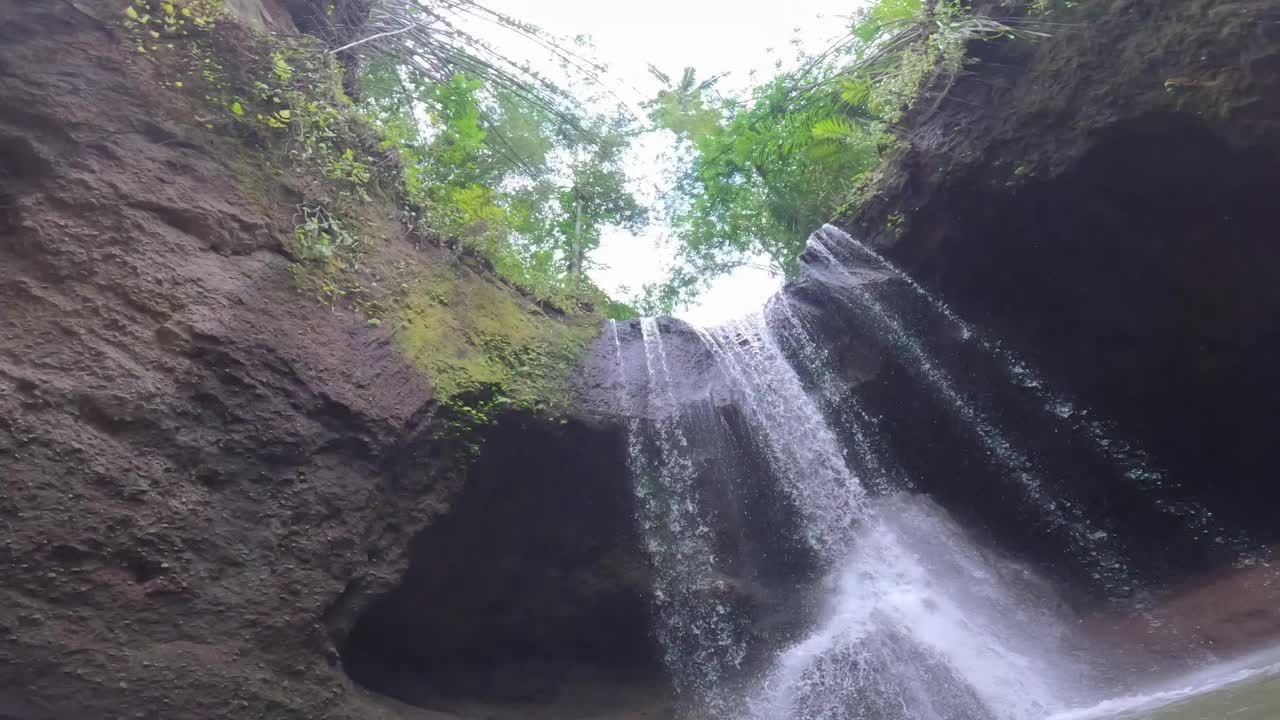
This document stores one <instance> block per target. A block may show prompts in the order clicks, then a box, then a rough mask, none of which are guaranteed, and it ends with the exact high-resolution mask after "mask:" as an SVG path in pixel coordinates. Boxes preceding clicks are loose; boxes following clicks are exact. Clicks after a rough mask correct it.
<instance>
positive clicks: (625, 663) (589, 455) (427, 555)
mask: <svg viewBox="0 0 1280 720" xmlns="http://www.w3.org/2000/svg"><path fill="white" fill-rule="evenodd" d="M625 442H626V441H625V436H624V435H623V434H622V433H621V432H620V430H619V428H617V427H607V426H589V425H587V424H584V423H580V422H577V421H571V422H568V423H566V424H564V425H553V424H549V423H548V422H546V421H531V420H529V419H528V418H527V417H526V416H523V415H518V414H511V415H508V416H505V417H503V418H502V419H501V420H500V421H499V422H498V423H497V424H496V425H495V426H494V427H493V428H491V430H490V431H489V432H488V433H487V435H486V437H485V438H484V442H483V444H482V446H481V448H480V454H479V457H478V459H477V460H476V461H475V464H474V465H473V466H472V468H471V470H470V472H469V474H468V475H469V476H468V481H467V484H466V488H465V490H464V491H463V492H462V494H461V495H460V496H459V497H458V498H457V500H456V501H455V502H454V504H453V506H452V508H451V509H450V512H449V513H448V514H447V515H445V516H444V517H443V518H442V519H441V520H440V521H439V522H438V523H436V524H434V525H432V526H431V527H430V528H428V529H427V530H426V531H424V532H422V533H421V534H420V535H418V536H417V537H416V538H415V539H414V541H413V543H412V545H411V548H410V567H409V569H408V571H407V572H406V574H405V577H404V579H403V580H402V582H401V584H400V585H399V587H398V588H397V589H396V590H395V591H393V592H392V593H390V594H389V595H387V596H385V597H383V598H381V599H380V600H378V601H377V602H376V603H375V604H374V605H373V606H372V607H371V608H370V609H368V610H367V611H366V612H365V613H364V614H363V615H362V616H361V618H360V619H359V620H358V621H357V623H356V624H355V626H354V628H353V630H352V632H351V634H350V636H349V638H348V640H347V642H346V644H345V647H344V648H343V650H342V659H343V664H344V666H345V669H346V670H347V672H348V674H349V675H350V676H351V677H352V678H353V679H354V680H356V681H357V682H359V683H360V684H362V685H364V686H365V687H367V688H369V689H371V690H374V691H376V692H379V693H382V694H384V695H388V696H391V697H394V698H396V699H399V700H401V701H404V702H407V703H410V704H414V705H418V706H422V707H428V708H435V709H449V708H457V707H460V705H459V704H460V703H466V702H470V701H472V700H475V699H483V701H484V703H486V704H489V705H494V706H503V705H507V704H510V705H512V706H514V707H518V708H523V709H524V710H523V711H527V712H535V708H554V707H556V706H558V705H562V706H573V707H575V708H579V709H580V708H581V707H586V706H590V707H594V706H600V707H610V706H627V705H631V704H643V703H646V702H649V701H650V700H651V699H652V698H654V697H656V698H658V699H659V700H660V699H661V697H662V696H663V688H664V687H665V685H666V679H665V676H664V675H663V673H662V669H661V663H660V660H659V656H658V650H657V648H656V647H655V644H654V640H653V636H652V633H651V628H650V622H649V587H650V581H649V577H650V571H649V568H648V565H647V561H646V559H645V557H644V555H643V554H642V543H641V542H640V541H639V540H638V538H637V537H636V528H635V525H634V521H633V515H632V507H631V502H630V498H631V493H630V490H629V486H628V485H627V477H626V472H625V462H626V444H625ZM403 472H407V473H411V472H413V468H412V467H407V468H406V469H405V470H404V471H403ZM600 688H610V689H611V690H612V697H607V696H602V694H601V691H600ZM579 689H583V691H584V692H586V693H587V694H586V695H585V696H584V695H583V694H581V693H579V692H578V690H579ZM588 689H589V690H588ZM606 695H607V693H606ZM546 711H548V712H554V711H553V710H546Z"/></svg>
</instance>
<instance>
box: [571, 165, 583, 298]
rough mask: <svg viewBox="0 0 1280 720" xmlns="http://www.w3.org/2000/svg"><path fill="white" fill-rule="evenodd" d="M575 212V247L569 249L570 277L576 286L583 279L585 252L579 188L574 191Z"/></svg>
mask: <svg viewBox="0 0 1280 720" xmlns="http://www.w3.org/2000/svg"><path fill="white" fill-rule="evenodd" d="M573 197H574V211H575V213H576V215H575V217H574V221H573V245H572V246H571V247H570V248H569V275H570V277H572V278H573V282H574V284H577V282H578V279H579V278H580V277H582V265H583V259H584V258H583V252H582V192H581V191H580V190H578V189H577V188H574V190H573Z"/></svg>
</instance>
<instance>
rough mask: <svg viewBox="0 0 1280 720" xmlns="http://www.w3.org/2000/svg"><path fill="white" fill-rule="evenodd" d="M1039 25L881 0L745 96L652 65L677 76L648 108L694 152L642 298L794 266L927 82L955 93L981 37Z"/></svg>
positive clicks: (948, 6) (941, 0)
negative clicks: (753, 265)
mask: <svg viewBox="0 0 1280 720" xmlns="http://www.w3.org/2000/svg"><path fill="white" fill-rule="evenodd" d="M1041 35H1042V34H1041V33H1037V32H1035V31H1032V30H1029V29H1026V28H1022V29H1014V28H1011V27H1009V26H1008V25H1005V24H1003V23H1000V22H997V21H994V20H992V19H990V18H987V17H983V16H977V15H973V14H972V13H970V12H969V11H968V10H967V9H965V8H963V7H962V6H961V4H960V2H959V0H938V1H937V2H927V3H926V2H924V0H879V2H877V3H875V4H874V5H873V6H872V7H870V8H869V9H867V10H866V11H865V12H863V13H862V14H861V15H860V16H858V17H857V19H856V20H855V22H854V23H853V24H852V26H851V27H850V30H849V33H848V35H847V36H846V37H845V38H844V39H843V40H842V41H840V42H838V43H836V44H835V45H833V46H832V47H830V48H828V49H827V50H826V51H825V52H823V53H821V54H819V55H815V56H810V57H807V58H806V59H805V61H804V62H803V63H802V64H801V66H800V67H799V68H798V69H796V70H793V71H786V72H780V73H779V74H778V75H777V76H776V77H774V78H773V79H771V80H769V81H768V82H766V83H764V84H762V85H760V86H758V87H757V88H755V90H754V91H753V93H752V95H751V96H750V98H749V99H747V100H745V101H738V100H736V99H723V98H719V97H717V96H715V95H714V92H713V91H714V84H715V81H714V79H713V80H710V81H705V82H701V83H698V82H696V80H695V73H694V72H693V70H692V69H691V68H690V69H686V70H685V72H684V74H683V76H682V77H681V79H680V82H678V83H673V82H671V79H670V78H669V77H668V76H666V75H664V74H662V73H661V72H659V71H657V70H656V69H651V72H652V73H653V74H654V75H655V77H657V78H658V79H659V80H661V81H663V82H664V83H665V84H667V85H668V87H667V88H666V89H664V90H662V91H661V92H660V93H659V94H658V96H657V97H656V98H655V99H654V100H652V101H651V102H650V103H649V105H648V107H649V110H650V119H651V120H653V122H654V123H655V124H656V125H657V126H658V127H660V128H664V129H666V130H669V131H671V132H672V133H674V134H675V135H676V136H677V137H678V138H679V139H680V142H681V148H682V152H683V158H684V162H683V164H682V169H681V170H680V171H679V173H678V174H677V177H676V178H675V181H674V183H673V186H674V187H673V191H672V193H671V194H670V195H669V196H668V197H667V198H666V208H667V214H668V219H669V221H670V223H671V225H672V228H673V230H674V234H675V236H676V240H677V264H676V267H675V270H674V271H673V273H672V275H671V277H670V278H669V279H668V280H667V281H666V282H665V283H662V284H660V285H656V286H650V287H647V288H645V297H644V300H643V305H644V309H645V310H646V311H648V312H669V311H670V310H672V309H673V307H674V306H675V305H678V304H680V303H682V302H686V301H688V300H689V299H690V298H692V297H693V296H694V295H696V294H697V293H698V292H699V291H700V290H701V289H702V288H703V287H705V285H706V284H707V283H708V282H709V281H710V280H712V279H713V278H714V277H716V276H717V275H719V274H722V273H724V272H727V271H730V270H732V269H733V268H735V267H738V266H740V265H742V264H743V263H746V262H750V261H752V259H753V258H756V257H764V258H767V259H768V261H769V263H770V265H771V267H772V269H774V270H775V271H777V272H780V273H782V274H785V275H787V276H793V275H794V273H795V272H796V271H797V269H798V268H797V264H796V258H797V257H798V255H799V254H800V252H801V250H803V248H804V242H805V239H806V237H807V236H808V233H810V232H811V231H812V230H813V229H814V228H816V227H818V226H820V225H821V224H823V223H824V222H827V221H828V220H830V219H831V218H832V217H833V216H834V215H835V214H836V213H837V212H838V211H840V210H841V209H844V208H846V207H847V206H848V204H849V203H850V202H852V201H854V199H855V197H856V188H858V187H859V186H860V185H861V184H862V182H863V181H864V179H865V178H867V177H868V174H869V173H870V172H871V170H873V169H874V168H875V167H876V166H877V165H878V163H879V158H880V156H881V154H882V152H883V151H884V150H885V149H887V148H889V147H892V146H894V145H895V144H897V143H898V142H899V138H897V137H896V135H895V133H896V132H897V128H896V127H895V126H896V124H897V123H898V122H899V121H900V120H901V118H902V116H903V113H904V112H905V111H906V110H908V109H909V108H910V107H912V105H913V104H915V103H916V102H918V101H919V99H920V98H921V97H922V96H924V95H926V94H928V93H930V92H939V93H941V94H943V95H945V92H946V90H947V89H948V88H949V87H950V84H951V82H952V81H954V78H955V77H956V76H957V75H958V74H959V73H961V72H962V71H963V67H964V64H965V62H966V60H965V51H966V48H967V46H968V44H969V43H970V42H971V41H973V40H985V39H993V38H998V37H1036V36H1041ZM938 100H939V101H940V100H941V96H939V98H938ZM898 224H900V223H897V224H895V229H896V227H897V225H898Z"/></svg>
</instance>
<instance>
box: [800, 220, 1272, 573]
mask: <svg viewBox="0 0 1280 720" xmlns="http://www.w3.org/2000/svg"><path fill="white" fill-rule="evenodd" d="M824 238H829V240H827V242H832V241H834V242H837V243H842V244H844V245H845V246H847V247H851V248H853V249H854V250H855V251H856V252H857V253H859V254H860V255H862V256H863V259H865V260H867V261H868V262H870V263H871V264H873V265H880V266H883V267H884V268H886V269H888V270H889V271H890V272H892V273H893V274H894V275H895V276H897V277H898V278H899V279H901V280H902V281H903V282H904V283H906V284H907V286H908V287H910V288H911V290H912V291H913V292H914V293H915V294H916V295H917V296H919V297H920V298H922V299H923V300H924V301H925V302H926V303H927V304H928V306H929V307H931V308H932V309H933V310H934V311H935V312H937V313H938V314H940V315H941V316H943V317H944V318H946V320H947V321H948V322H949V323H950V324H951V325H952V326H953V327H954V328H955V329H956V330H957V331H958V332H959V335H960V337H961V338H962V339H963V340H965V341H966V342H969V343H972V344H974V345H976V346H977V347H978V348H980V349H981V350H982V351H983V352H984V353H985V354H986V355H987V356H988V357H989V358H990V359H991V360H992V361H993V363H994V364H995V365H996V366H997V367H999V368H1000V369H1001V370H1002V371H1003V373H1004V374H1005V376H1006V377H1007V378H1008V379H1009V381H1010V382H1012V383H1014V384H1015V385H1017V386H1018V387H1020V388H1022V389H1024V390H1026V391H1028V392H1030V393H1032V394H1033V395H1034V396H1035V397H1036V399H1037V400H1038V402H1039V403H1040V405H1041V407H1042V408H1043V410H1044V412H1045V413H1046V415H1049V416H1052V417H1054V418H1057V419H1059V420H1062V421H1064V422H1066V423H1068V425H1069V427H1070V429H1071V430H1072V431H1073V432H1075V433H1078V434H1079V435H1081V436H1083V437H1085V438H1086V439H1087V440H1088V441H1089V442H1090V443H1091V444H1092V446H1093V448H1094V451H1095V452H1097V453H1098V454H1099V455H1100V456H1102V457H1105V458H1106V459H1107V460H1108V461H1110V462H1111V463H1112V464H1113V465H1114V466H1115V467H1117V468H1119V470H1120V471H1121V473H1120V474H1121V475H1122V476H1123V477H1124V478H1126V479H1127V480H1129V481H1130V482H1133V483H1135V484H1137V485H1138V487H1140V488H1141V489H1143V490H1148V491H1150V490H1155V489H1158V488H1160V487H1161V486H1163V485H1165V484H1166V483H1167V482H1168V478H1167V473H1165V472H1164V471H1163V470H1161V469H1160V468H1159V467H1157V466H1156V465H1155V463H1153V462H1152V460H1151V457H1150V455H1149V454H1148V453H1147V452H1146V451H1145V450H1144V449H1142V448H1141V447H1140V446H1138V445H1137V444H1136V443H1134V442H1133V441H1131V440H1128V439H1125V438H1123V437H1119V436H1118V435H1117V432H1116V430H1115V429H1114V427H1112V424H1111V423H1109V422H1107V421H1105V420H1101V419H1098V418H1097V417H1095V416H1094V413H1092V412H1090V411H1089V410H1088V409H1087V408H1084V407H1081V406H1080V404H1079V403H1078V402H1076V401H1075V400H1073V399H1072V398H1071V397H1069V396H1068V395H1067V394H1066V393H1064V392H1062V391H1061V390H1058V389H1056V388H1054V387H1052V386H1051V385H1050V384H1049V383H1048V381H1046V380H1045V379H1044V378H1043V377H1042V376H1041V375H1040V373H1039V372H1038V371H1037V370H1036V369H1035V368H1034V367H1032V366H1031V365H1030V364H1028V363H1027V362H1026V361H1024V360H1023V359H1022V358H1020V357H1018V355H1017V353H1015V352H1013V351H1012V350H1009V349H1008V348H1006V347H1005V346H1004V345H1003V344H1002V343H1000V342H998V341H996V340H993V339H991V338H989V337H987V336H986V335H985V334H984V333H982V332H981V331H979V330H978V329H977V328H975V327H973V325H971V324H970V323H969V322H968V321H966V320H965V319H964V318H962V317H960V315H959V314H957V313H956V312H955V310H953V309H952V308H951V306H950V305H948V304H947V303H946V302H945V301H943V300H942V299H941V298H939V297H938V296H937V295H935V294H934V293H932V292H930V291H929V290H928V289H927V288H925V287H924V286H923V285H921V284H920V283H919V282H918V281H917V280H916V279H915V278H913V277H911V275H909V274H907V273H906V272H905V271H904V270H902V269H901V268H900V267H898V266H897V265H895V264H894V263H893V262H891V261H890V260H888V259H887V258H885V257H884V256H883V255H881V254H880V253H878V252H876V251H875V250H874V249H872V248H871V247H869V246H867V245H866V244H865V243H863V242H862V241H860V240H858V239H856V238H854V237H851V236H850V235H849V234H848V233H846V232H844V231H843V230H840V229H839V228H837V227H834V226H832V225H825V226H823V227H822V228H821V229H820V230H818V232H816V233H814V242H815V244H816V248H820V249H819V253H820V254H825V256H826V257H828V258H830V259H831V260H834V261H835V262H836V263H839V261H838V260H835V258H834V257H833V256H831V254H830V252H829V251H826V247H825V244H824V240H823V239H824ZM1155 506H1156V508H1157V509H1158V510H1160V511H1161V512H1164V513H1167V514H1169V515H1173V516H1175V517H1177V518H1178V519H1179V520H1180V521H1182V522H1184V523H1186V524H1187V525H1188V526H1190V527H1192V528H1194V530H1195V531H1196V532H1197V534H1198V535H1199V536H1200V537H1201V538H1202V539H1208V540H1212V541H1214V542H1218V543H1221V544H1230V545H1232V546H1233V547H1235V548H1237V549H1240V550H1245V549H1247V548H1249V544H1250V543H1249V541H1248V539H1247V538H1246V537H1244V536H1243V535H1242V534H1240V533H1231V532H1227V533H1226V536H1225V537H1224V535H1223V533H1224V528H1221V527H1220V526H1218V525H1217V524H1216V522H1215V518H1214V516H1213V513H1211V512H1209V511H1208V510H1206V509H1205V508H1203V507H1201V506H1200V505H1199V504H1197V503H1192V502H1185V501H1184V502H1181V503H1172V502H1168V501H1164V500H1156V501H1155Z"/></svg>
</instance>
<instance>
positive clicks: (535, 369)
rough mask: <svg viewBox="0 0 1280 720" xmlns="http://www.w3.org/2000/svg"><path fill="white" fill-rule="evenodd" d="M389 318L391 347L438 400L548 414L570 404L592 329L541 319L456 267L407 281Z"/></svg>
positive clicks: (568, 320)
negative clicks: (422, 376)
mask: <svg viewBox="0 0 1280 720" xmlns="http://www.w3.org/2000/svg"><path fill="white" fill-rule="evenodd" d="M390 314H391V315H392V316H394V317H395V318H396V320H397V322H398V325H397V332H396V344H397V347H398V348H399V349H400V351H401V352H403V353H404V355H405V356H406V357H407V358H408V359H409V361H410V362H412V363H413V364H414V365H415V366H416V367H418V368H419V369H420V370H422V372H423V373H425V374H426V375H427V376H428V377H429V378H431V380H432V382H433V383H434V384H435V388H436V394H437V396H438V397H439V398H440V400H441V401H442V402H443V403H445V404H459V403H481V402H483V403H484V404H485V405H486V407H487V408H492V407H495V406H507V407H515V408H522V409H530V410H535V411H539V412H544V413H548V414H557V413H562V412H566V411H567V410H568V409H569V407H570V406H571V404H572V399H573V396H572V380H573V372H574V367H575V365H576V363H577V360H578V356H579V355H580V354H581V352H582V351H583V349H585V348H586V346H587V344H588V343H589V342H591V340H592V339H593V338H594V337H595V334H596V333H597V331H598V318H596V317H595V316H594V315H579V316H553V315H549V314H547V313H545V312H543V311H542V310H540V309H539V308H538V307H537V306H536V305H534V304H532V303H530V302H527V301H525V300H524V299H523V298H521V297H520V296H519V295H517V294H516V293H515V292H514V291H512V290H511V289H510V288H507V287H506V286H503V285H500V284H498V283H496V282H493V281H490V280H488V279H486V278H484V277H482V276H480V275H477V274H476V273H474V272H471V271H469V270H466V269H464V268H440V269H437V270H435V271H434V272H433V273H432V274H431V275H429V276H428V277H425V278H423V279H420V280H419V281H417V282H415V283H413V285H412V286H411V288H410V289H409V292H408V293H407V295H406V296H405V298H404V299H403V300H401V301H400V302H399V303H397V307H395V308H393V309H392V311H391V313H390ZM481 398H482V399H483V400H481Z"/></svg>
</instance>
